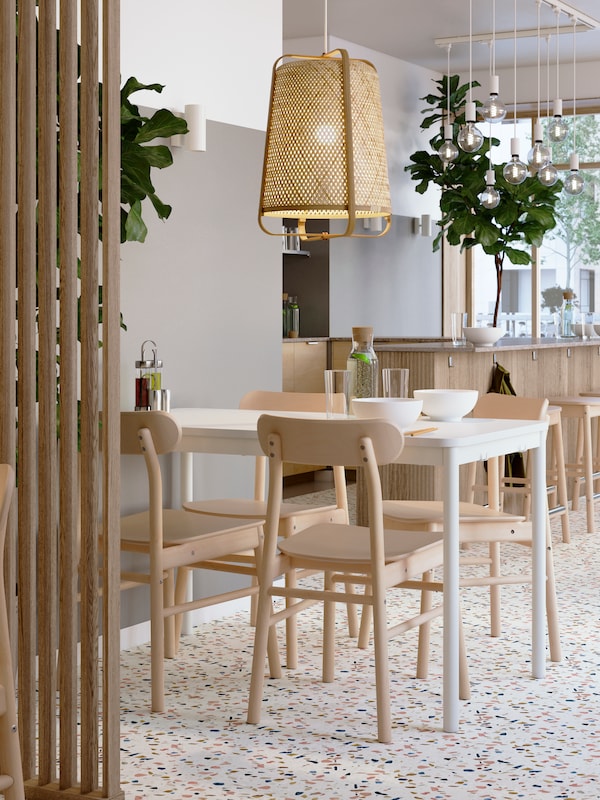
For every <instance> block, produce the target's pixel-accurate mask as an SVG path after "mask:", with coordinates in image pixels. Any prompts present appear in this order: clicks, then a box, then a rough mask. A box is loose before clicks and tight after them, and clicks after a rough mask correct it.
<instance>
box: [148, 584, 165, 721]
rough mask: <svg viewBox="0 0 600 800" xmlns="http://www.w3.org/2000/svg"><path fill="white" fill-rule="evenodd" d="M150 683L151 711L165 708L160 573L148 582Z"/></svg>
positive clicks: (163, 623)
mask: <svg viewBox="0 0 600 800" xmlns="http://www.w3.org/2000/svg"><path fill="white" fill-rule="evenodd" d="M150 683H151V692H152V711H164V710H165V688H164V684H165V617H164V609H163V586H162V574H161V575H160V576H159V577H156V576H152V577H151V583H150Z"/></svg>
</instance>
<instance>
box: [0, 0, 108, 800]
mask: <svg viewBox="0 0 600 800" xmlns="http://www.w3.org/2000/svg"><path fill="white" fill-rule="evenodd" d="M57 7H58V12H57ZM78 27H79V28H80V31H81V33H80V42H78V40H77V31H78ZM57 30H59V31H60V33H59V35H58V36H57ZM100 30H102V34H100ZM119 48H120V31H119V0H104V2H103V3H102V6H101V7H100V6H99V3H98V0H60V3H59V4H57V3H56V2H55V0H40V1H39V2H37V3H36V2H35V0H18V2H17V0H2V3H1V4H0V65H1V74H2V80H1V81H0V120H1V125H0V225H1V226H2V228H1V230H2V236H0V314H1V317H0V461H3V462H7V463H10V464H13V465H15V464H16V466H17V480H18V492H17V493H18V504H17V508H16V509H15V508H13V510H12V513H11V520H10V524H9V533H8V537H7V552H6V556H7V558H6V564H7V567H6V569H7V575H6V584H7V587H9V588H8V590H7V591H8V602H9V608H10V609H12V629H11V630H12V640H13V643H14V644H13V651H14V652H15V653H16V662H17V681H18V709H19V734H20V740H21V750H22V754H23V771H24V777H25V793H26V797H29V798H51V797H70V798H72V797H88V796H89V797H92V796H93V797H95V798H98V797H102V798H122V797H124V794H123V792H122V790H121V788H120V766H119V546H118V537H117V536H116V535H115V531H117V530H118V519H119V502H120V501H119V487H120V474H119V382H118V377H117V376H118V375H119V329H120V328H119V307H120V302H119V243H120V203H119V200H120V118H119V117H120V95H119V81H120V76H119ZM100 51H101V52H102V76H101V78H100V79H101V81H102V100H101V102H102V108H101V110H99V102H100V92H99V84H98V80H99V75H98V63H99V53H100ZM17 65H18V68H17ZM78 69H80V71H81V72H80V75H79V74H78ZM17 75H18V81H17ZM57 95H58V104H57ZM100 130H101V132H102V133H101V139H100V134H99V132H100ZM100 148H101V149H100ZM100 153H102V157H101V169H100ZM100 180H101V198H100V199H99V188H100ZM100 214H101V215H102V240H101V241H99V215H100ZM78 259H79V260H78ZM100 286H102V320H101V322H100V321H99V288H100ZM15 301H16V302H15ZM78 339H79V341H78ZM100 341H102V347H101V348H100V346H99V345H100ZM15 342H16V344H17V359H16V361H15ZM57 357H58V358H59V361H58V360H57ZM100 409H102V425H101V426H100V424H99V420H100ZM17 420H18V425H17ZM17 454H18V456H17ZM100 517H101V518H102V530H103V533H104V535H103V537H102V542H103V544H102V551H101V552H100V551H99V541H100V540H99V537H98V533H99V524H98V521H99V519H100ZM100 589H102V592H100ZM17 591H18V601H17ZM100 646H102V650H100Z"/></svg>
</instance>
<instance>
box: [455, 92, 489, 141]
mask: <svg viewBox="0 0 600 800" xmlns="http://www.w3.org/2000/svg"><path fill="white" fill-rule="evenodd" d="M476 118H477V115H476V112H475V103H471V102H469V103H466V104H465V124H464V125H461V128H460V131H459V132H458V137H457V139H456V141H457V143H458V146H459V147H460V149H461V150H464V151H465V153H475V152H476V151H477V150H479V148H480V147H481V145H482V144H483V134H482V132H481V131H480V130H479V128H477V127H476V126H475V120H476Z"/></svg>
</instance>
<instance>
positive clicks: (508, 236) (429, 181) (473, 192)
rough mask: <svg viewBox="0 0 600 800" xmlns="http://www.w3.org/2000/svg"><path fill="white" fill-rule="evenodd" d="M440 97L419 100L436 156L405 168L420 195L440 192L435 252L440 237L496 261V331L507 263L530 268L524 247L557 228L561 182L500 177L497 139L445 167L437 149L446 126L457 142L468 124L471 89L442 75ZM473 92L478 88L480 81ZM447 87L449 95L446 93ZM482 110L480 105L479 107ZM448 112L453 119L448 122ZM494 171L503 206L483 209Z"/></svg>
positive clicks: (425, 154) (418, 158) (416, 156)
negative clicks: (516, 181) (490, 173)
mask: <svg viewBox="0 0 600 800" xmlns="http://www.w3.org/2000/svg"><path fill="white" fill-rule="evenodd" d="M435 83H436V84H437V87H438V92H437V93H432V94H428V95H427V96H426V97H423V98H421V99H422V100H424V101H425V102H426V103H427V107H426V108H425V109H424V110H423V113H424V114H427V115H428V116H426V117H425V118H424V119H423V122H422V123H421V128H422V129H423V130H428V129H430V128H434V129H435V134H434V136H433V137H432V138H431V139H430V140H429V144H430V145H431V148H432V152H430V151H426V150H419V151H417V152H416V153H413V154H412V155H411V157H410V158H411V163H410V164H408V165H407V166H406V167H405V170H407V171H408V172H410V174H411V178H412V179H413V180H414V181H416V182H417V186H416V190H417V192H419V193H420V194H424V193H425V192H426V191H427V190H428V189H429V188H430V187H431V186H437V187H439V189H440V190H441V195H440V210H441V219H440V221H439V226H440V231H439V233H438V234H437V236H436V237H435V239H434V240H433V249H434V250H438V249H439V248H440V245H441V242H442V238H443V237H446V239H447V241H448V243H449V244H451V245H460V246H461V250H465V249H470V248H472V247H475V246H476V245H479V246H481V248H482V249H483V251H484V252H485V253H487V254H488V255H492V256H493V257H494V264H495V268H496V299H495V305H494V317H493V325H494V327H496V326H497V323H498V313H499V310H500V298H501V294H502V272H503V267H504V259H505V258H508V260H509V261H510V262H512V263H513V264H530V263H531V260H532V259H531V254H530V252H529V250H528V249H525V246H526V245H529V246H531V245H533V246H536V247H539V246H540V245H541V244H542V240H543V237H544V234H545V233H546V232H547V231H549V230H551V229H552V228H554V226H555V225H556V211H555V208H556V204H557V202H558V199H559V192H560V190H561V188H562V182H561V181H558V182H557V183H556V184H555V185H554V186H544V185H543V184H542V183H540V181H539V180H538V179H537V177H536V176H535V175H529V176H528V177H527V178H526V179H525V180H524V182H523V183H521V184H519V185H513V184H511V183H508V182H507V181H506V180H505V179H504V177H503V174H502V170H503V165H501V164H500V165H493V164H492V162H491V158H490V148H491V147H494V146H497V145H498V144H499V141H498V140H497V139H494V138H491V139H484V142H483V145H482V146H481V148H480V149H479V150H478V151H477V152H475V153H465V152H463V151H462V150H459V153H458V156H457V158H456V159H455V160H454V161H452V162H450V163H448V164H446V163H444V162H443V161H442V159H441V158H440V156H439V154H438V152H437V150H438V148H439V146H440V145H441V144H442V143H443V141H444V137H443V125H444V123H448V124H450V123H451V124H452V129H453V139H454V140H456V137H457V134H458V131H459V129H460V126H461V125H462V124H464V121H465V118H464V102H465V99H466V96H467V93H468V91H469V84H463V85H460V84H459V77H458V75H451V76H450V77H449V79H448V77H447V76H444V77H443V78H442V79H441V80H437V81H435ZM470 86H471V87H475V86H479V84H478V83H477V81H473V82H472V83H471V84H470ZM448 88H449V94H448ZM479 105H480V104H479ZM448 108H449V109H450V117H449V118H448ZM490 169H491V170H493V173H494V176H495V188H496V190H497V192H498V194H499V195H500V202H499V203H498V205H497V206H496V207H495V208H486V207H484V206H483V205H482V203H481V201H480V198H479V195H480V194H481V193H482V192H483V191H484V190H485V188H486V173H487V171H488V170H490Z"/></svg>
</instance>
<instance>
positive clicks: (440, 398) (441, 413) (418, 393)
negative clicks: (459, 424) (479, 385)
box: [413, 389, 479, 422]
mask: <svg viewBox="0 0 600 800" xmlns="http://www.w3.org/2000/svg"><path fill="white" fill-rule="evenodd" d="M413 395H414V396H415V397H416V398H417V399H418V400H422V401H423V414H426V415H427V416H428V417H429V418H430V419H433V420H439V421H440V422H456V421H457V420H460V419H462V418H463V417H464V416H465V414H468V413H469V412H470V411H472V410H473V408H474V407H475V403H476V402H477V398H478V397H479V392H478V391H477V389H415V391H414V392H413Z"/></svg>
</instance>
